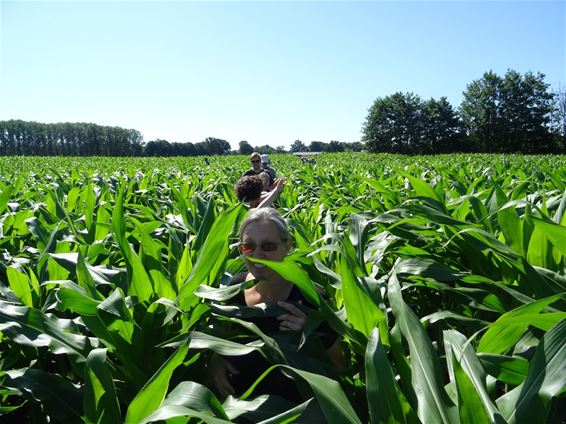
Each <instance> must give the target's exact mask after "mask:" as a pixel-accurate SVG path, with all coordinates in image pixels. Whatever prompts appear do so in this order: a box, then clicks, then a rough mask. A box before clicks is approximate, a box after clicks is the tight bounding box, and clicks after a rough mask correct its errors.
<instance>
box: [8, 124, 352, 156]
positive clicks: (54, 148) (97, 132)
mask: <svg viewBox="0 0 566 424" xmlns="http://www.w3.org/2000/svg"><path fill="white" fill-rule="evenodd" d="M362 149H363V145H362V143H360V142H355V143H344V142H339V141H335V140H334V141H331V142H330V143H323V142H320V141H313V142H311V143H310V145H309V146H308V147H307V146H306V145H305V144H304V143H303V142H302V141H300V140H295V142H294V143H293V145H292V146H291V149H290V151H291V152H302V151H314V152H344V151H361V150H362ZM252 152H259V153H262V154H263V153H267V154H270V153H287V150H285V148H284V147H283V146H278V147H276V148H273V147H271V146H269V145H267V144H266V145H262V146H255V147H254V146H252V145H251V144H250V143H249V142H248V141H246V140H242V141H240V143H239V149H238V150H231V146H230V143H229V142H228V141H226V140H223V139H220V138H216V137H207V138H206V139H205V140H204V141H201V142H198V143H191V142H187V143H178V142H169V141H167V140H162V139H157V140H151V141H149V142H147V143H143V137H142V135H141V134H140V132H139V131H137V130H133V129H124V128H120V127H107V126H101V125H96V124H92V123H70V122H66V123H57V124H43V123H39V122H30V121H21V120H9V121H0V155H2V156H8V155H22V156H32V155H35V156H161V157H163V156H211V155H227V154H244V155H249V154H250V153H252Z"/></svg>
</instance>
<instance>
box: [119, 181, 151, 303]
mask: <svg viewBox="0 0 566 424" xmlns="http://www.w3.org/2000/svg"><path fill="white" fill-rule="evenodd" d="M123 204H124V193H123V191H122V190H120V192H119V194H118V196H117V198H116V204H115V205H114V210H113V212H112V231H113V235H114V237H115V239H116V242H117V243H118V245H119V246H120V251H121V252H122V255H123V256H124V259H125V260H126V265H127V267H128V276H129V278H130V286H129V289H128V294H130V295H133V296H137V298H138V299H139V301H140V302H145V301H148V300H150V299H151V297H152V295H153V287H152V283H151V279H150V277H149V275H148V274H147V272H146V270H145V268H144V267H143V264H142V262H141V260H140V258H139V257H138V256H137V255H136V253H135V252H134V251H133V249H132V247H131V246H130V243H128V239H127V238H126V221H125V218H124V206H123Z"/></svg>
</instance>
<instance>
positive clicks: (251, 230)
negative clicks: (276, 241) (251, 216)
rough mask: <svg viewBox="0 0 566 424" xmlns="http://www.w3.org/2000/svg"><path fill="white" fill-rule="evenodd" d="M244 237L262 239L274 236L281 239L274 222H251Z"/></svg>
mask: <svg viewBox="0 0 566 424" xmlns="http://www.w3.org/2000/svg"><path fill="white" fill-rule="evenodd" d="M242 236H243V237H253V238H260V239H267V238H272V237H274V236H275V237H277V238H279V232H278V231H277V227H276V226H275V224H274V223H273V222H270V221H266V220H261V221H255V222H251V223H250V224H249V225H248V226H247V227H246V229H245V230H244V232H243V234H242Z"/></svg>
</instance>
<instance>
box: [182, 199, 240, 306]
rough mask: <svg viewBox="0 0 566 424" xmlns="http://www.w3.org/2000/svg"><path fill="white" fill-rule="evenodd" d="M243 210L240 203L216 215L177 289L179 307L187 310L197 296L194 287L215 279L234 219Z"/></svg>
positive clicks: (224, 255) (226, 251) (226, 253)
mask: <svg viewBox="0 0 566 424" xmlns="http://www.w3.org/2000/svg"><path fill="white" fill-rule="evenodd" d="M242 212H243V209H242V205H240V204H237V205H235V206H233V207H232V208H230V209H228V210H227V211H225V212H223V213H222V214H220V216H218V218H217V219H216V221H215V222H214V225H213V226H212V228H211V230H210V233H208V236H207V237H206V240H205V242H204V244H203V246H202V248H201V249H200V252H199V255H198V258H197V261H196V263H195V265H194V267H193V269H192V271H191V274H190V275H189V276H188V277H187V279H186V280H185V282H184V283H183V285H182V287H181V289H180V291H179V307H180V308H181V309H183V310H188V309H190V307H191V306H192V305H193V304H196V302H197V301H198V298H197V297H196V296H195V295H194V291H195V289H196V288H197V287H198V286H199V285H201V284H205V283H206V282H208V281H215V280H216V277H217V275H216V274H217V273H214V272H213V270H214V269H216V270H217V272H218V266H219V264H221V263H223V262H224V261H225V260H226V258H227V256H228V253H229V252H228V245H229V239H230V235H231V234H232V231H233V230H234V227H235V225H236V220H237V219H238V217H239V216H240V214H241V213H242Z"/></svg>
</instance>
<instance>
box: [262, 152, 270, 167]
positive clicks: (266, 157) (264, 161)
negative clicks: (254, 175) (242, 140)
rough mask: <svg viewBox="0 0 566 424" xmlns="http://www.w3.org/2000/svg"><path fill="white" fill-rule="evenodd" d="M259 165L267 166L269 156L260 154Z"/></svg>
mask: <svg viewBox="0 0 566 424" xmlns="http://www.w3.org/2000/svg"><path fill="white" fill-rule="evenodd" d="M261 166H262V168H265V167H267V166H269V156H267V155H261Z"/></svg>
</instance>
